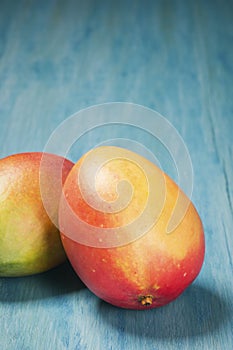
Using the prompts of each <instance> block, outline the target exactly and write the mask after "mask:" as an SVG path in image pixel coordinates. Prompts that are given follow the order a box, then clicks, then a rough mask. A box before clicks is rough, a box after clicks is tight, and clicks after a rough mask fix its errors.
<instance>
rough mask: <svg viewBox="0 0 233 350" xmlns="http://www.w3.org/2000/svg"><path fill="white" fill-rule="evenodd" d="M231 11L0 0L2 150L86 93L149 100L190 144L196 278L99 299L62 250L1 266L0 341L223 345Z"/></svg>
mask: <svg viewBox="0 0 233 350" xmlns="http://www.w3.org/2000/svg"><path fill="white" fill-rule="evenodd" d="M232 18H233V2H232V1H227V0H224V1H223V0H214V1H201V0H198V1H178V0H177V1H168V0H166V1H165V0H164V1H163V0H161V1H145V2H143V1H133V2H130V1H103V2H94V1H93V2H92V1H85V2H84V1H83V2H81V1H58V0H48V1H33V0H27V1H26V0H25V1H9V0H5V1H3V0H2V1H1V2H0V126H1V127H0V153H1V154H0V155H1V156H2V157H3V156H5V155H8V154H11V153H18V152H22V151H38V150H39V151H40V150H43V148H44V145H45V143H46V141H47V140H48V137H49V136H50V134H51V132H52V131H53V130H54V129H55V128H56V127H57V126H58V125H59V124H60V122H62V121H63V120H65V119H66V118H67V117H68V116H70V115H71V114H73V113H75V112H77V111H78V110H80V109H82V108H84V107H88V106H91V105H93V104H97V103H103V102H110V101H130V102H134V103H138V104H142V105H145V106H147V107H151V108H154V109H156V110H157V111H159V112H160V113H161V114H162V115H164V116H166V118H167V119H168V120H169V121H170V122H172V123H173V125H174V126H175V127H176V128H177V130H178V131H179V132H180V134H181V135H182V137H183V138H184V140H185V143H186V145H187V147H188V149H189V151H190V155H191V158H192V162H193V169H194V192H193V197H192V199H193V201H194V203H195V205H196V207H197V209H198V211H199V213H200V215H201V217H202V219H203V224H204V228H205V234H206V258H205V263H204V267H203V269H202V271H201V274H200V275H199V277H198V278H197V280H196V281H195V282H194V284H193V285H192V286H191V287H189V288H188V289H187V291H186V292H185V293H184V294H183V295H182V296H181V297H180V298H178V299H177V300H176V301H175V302H174V303H171V304H169V305H168V306H166V307H164V308H160V309H154V310H152V311H146V312H136V311H128V310H121V309H117V308H114V307H112V306H110V305H108V304H106V303H104V302H102V301H101V300H99V299H98V298H97V297H95V296H94V295H93V294H92V293H91V292H89V291H88V290H87V289H86V288H85V287H84V286H83V284H82V283H81V282H80V281H79V280H78V278H76V276H75V274H74V272H73V271H72V269H71V268H70V266H69V265H68V263H67V264H65V265H64V266H61V267H58V268H57V269H55V270H52V271H50V272H47V273H44V274H41V275H38V276H31V277H27V278H17V279H7V278H2V279H0V302H1V305H0V348H1V349H3V350H16V349H17V350H18V349H19V350H47V349H56V350H63V349H69V350H74V349H81V350H86V349H88V350H89V349H90V350H92V349H113V350H117V349H119V350H120V349H127V350H128V349H129V350H131V349H133V350H138V349H153V350H161V349H166V350H176V349H180V348H182V349H192V350H195V349H206V350H207V349H208V350H212V349H213V350H215V349H227V350H228V349H229V350H230V349H233V317H232V315H233V264H232V260H233V258H232V252H233V235H232V230H233V211H232V208H233V166H232V164H233V143H232V129H233V96H232V78H233V46H232V39H233V21H232ZM108 133H110V132H109V131H106V137H107V136H108V135H107V134H108ZM93 137H94V136H93ZM90 139H91V138H90V137H89V138H87V140H86V141H83V143H82V144H81V146H80V147H81V149H80V151H79V152H80V153H82V152H83V151H85V147H88V145H90V144H89V143H88V142H90Z"/></svg>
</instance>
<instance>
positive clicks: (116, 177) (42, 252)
mask: <svg viewBox="0 0 233 350" xmlns="http://www.w3.org/2000/svg"><path fill="white" fill-rule="evenodd" d="M14 157H15V158H14ZM41 157H42V154H36V153H35V154H26V155H18V156H11V157H8V158H5V160H4V159H3V160H1V161H0V201H2V202H3V204H4V205H3V207H2V206H1V207H0V224H1V227H0V230H1V231H0V232H1V233H0V274H1V275H4V272H6V271H8V272H10V271H11V273H8V275H10V274H11V275H17V274H18V273H19V272H20V271H21V272H22V274H30V273H34V272H40V271H43V270H45V267H46V266H45V265H46V264H47V268H50V267H52V266H55V265H56V264H58V263H60V262H61V261H63V260H64V257H65V254H64V252H63V250H62V248H61V243H60V239H59V234H58V229H57V228H56V225H54V223H55V224H56V222H57V216H59V228H60V231H61V240H62V244H63V247H64V249H65V252H66V254H67V256H68V259H69V260H70V262H71V264H72V266H73V267H74V269H75V271H76V272H77V274H78V275H79V277H80V278H81V279H82V280H83V282H84V283H85V284H86V285H87V286H88V287H89V288H90V290H92V291H93V292H94V293H95V294H96V295H97V296H99V297H100V298H102V299H103V300H105V301H107V302H109V303H111V304H113V305H116V306H120V307H124V308H133V309H145V308H153V307H158V306H162V305H165V304H167V303H168V302H170V301H172V300H174V299H175V298H177V297H178V296H179V295H180V294H181V293H182V292H183V290H184V289H185V288H186V287H187V286H188V285H189V284H190V283H191V282H192V281H193V280H194V279H195V278H196V277H197V275H198V273H199V271H200V269H201V266H202V263H203V259H204V233H203V228H202V223H201V220H200V218H199V216H198V214H197V212H196V210H195V208H194V206H193V204H192V203H191V202H190V201H189V200H188V199H187V197H186V196H185V195H184V193H183V192H182V191H180V189H179V188H178V186H177V185H176V184H175V183H174V182H173V181H172V180H171V179H170V178H169V177H168V176H167V175H166V174H164V173H163V172H162V171H161V170H160V169H159V168H157V167H156V166H155V165H154V164H152V163H151V162H149V161H148V160H146V159H145V158H143V157H140V156H139V155H137V154H135V153H133V152H130V151H128V150H125V149H121V148H116V147H99V148H96V149H94V150H92V151H90V152H89V153H87V154H86V155H84V156H83V157H82V158H81V159H80V160H79V161H78V162H77V163H76V164H75V165H74V166H73V164H72V163H71V162H69V161H68V160H64V159H62V158H60V157H57V156H53V155H49V156H48V160H49V159H50V157H51V162H49V161H48V162H46V164H47V165H48V166H45V167H44V168H43V169H42V170H43V174H40V176H42V177H41V178H43V179H44V180H43V184H42V185H43V193H44V195H43V201H42V199H41V193H40V186H39V175H38V172H39V169H40V171H41V168H40V160H41ZM46 159H47V156H46ZM61 161H62V164H63V165H62V167H61ZM63 161H64V163H63ZM30 162H31V163H30ZM59 167H60V169H62V171H60V172H59V171H58V168H59ZM33 169H34V170H33ZM58 173H59V174H60V175H61V174H62V176H63V179H60V180H59V179H57V174H58ZM7 174H8V175H7ZM14 176H15V177H14ZM57 181H58V182H59V181H60V183H61V184H63V190H62V191H60V189H61V186H59V184H60V183H58V186H56V185H54V183H55V184H56V182H57ZM51 189H53V191H52V192H51ZM56 189H58V190H59V191H56ZM47 191H48V192H47ZM46 192H47V193H46ZM178 195H179V196H180V197H179V198H180V200H179V202H177V198H178ZM44 200H45V201H46V203H44ZM44 204H45V207H46V209H47V211H48V214H49V217H48V215H47V213H46V212H45V210H44V208H43V205H44ZM58 206H59V210H58ZM175 207H178V208H176V212H174V208H175ZM58 212H59V215H58ZM174 213H176V215H178V216H179V218H178V217H177V218H175V221H176V225H173V226H174V227H173V228H172V231H171V232H168V224H169V222H170V220H171V218H172V217H173V214H174ZM51 218H52V222H53V223H52V222H51V220H50V219H51ZM173 219H174V217H173ZM176 219H179V220H176ZM33 232H34V234H33ZM36 233H38V236H37V238H35V239H34V237H33V236H36ZM28 243H29V244H28ZM11 245H13V246H14V247H16V248H15V249H14V250H12V252H13V253H12V254H11V257H10V259H8V261H7V249H9V250H10V248H11ZM27 246H28V251H27V249H26V247H27ZM17 247H18V248H17ZM32 247H34V250H33V249H32V250H30V249H31V248H32ZM19 252H20V254H21V255H19V254H18V253H19ZM2 254H3V255H2ZM4 254H5V255H4ZM14 254H15V257H17V259H14ZM2 257H4V259H2ZM19 257H20V259H19ZM22 257H23V258H22ZM34 258H36V259H35V262H36V263H35V264H34V263H33V259H34ZM30 259H31V260H30ZM46 259H47V260H46ZM48 262H49V263H48ZM7 264H8V265H7ZM9 264H13V265H9ZM33 264H34V265H33ZM42 265H43V266H42ZM17 269H18V270H17Z"/></svg>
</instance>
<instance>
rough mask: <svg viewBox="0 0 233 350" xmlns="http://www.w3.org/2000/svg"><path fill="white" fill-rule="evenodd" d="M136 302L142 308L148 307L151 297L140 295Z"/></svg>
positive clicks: (151, 301) (151, 300)
mask: <svg viewBox="0 0 233 350" xmlns="http://www.w3.org/2000/svg"><path fill="white" fill-rule="evenodd" d="M138 301H139V302H140V303H141V304H142V305H143V306H150V305H151V304H152V303H153V296H152V295H142V296H140V297H139V298H138Z"/></svg>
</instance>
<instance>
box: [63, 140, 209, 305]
mask: <svg viewBox="0 0 233 350" xmlns="http://www.w3.org/2000/svg"><path fill="white" fill-rule="evenodd" d="M107 147H108V146H107ZM96 150H97V151H96ZM112 150H113V153H114V154H115V152H116V148H115V147H114V148H113V147H112ZM98 151H99V152H100V153H99V154H100V155H101V157H103V154H104V152H105V147H100V148H99V149H95V151H94V152H96V155H95V157H97V158H98ZM91 152H93V151H91ZM108 152H109V149H108ZM127 152H128V151H127ZM87 155H88V154H87ZM87 155H84V156H83V157H82V158H81V159H80V160H79V161H78V162H77V163H76V164H75V166H74V167H73V169H72V170H71V172H70V174H69V175H68V177H67V179H66V182H65V185H64V188H63V190H64V195H65V196H64V197H63V199H62V200H61V203H60V209H59V223H60V231H61V238H62V243H63V246H64V248H65V251H66V254H67V256H68V259H69V260H70V262H71V264H72V266H73V268H74V270H75V271H76V273H77V274H78V276H79V277H80V278H81V280H82V281H83V282H84V283H85V284H86V285H87V287H88V288H89V289H90V290H91V291H92V292H93V293H94V294H96V295H97V296H98V297H100V298H101V299H103V300H105V301H106V302H108V303H110V304H112V305H115V306H118V307H122V308H128V309H138V310H143V309H151V308H155V307H160V306H163V305H166V304H168V303H169V302H171V301H173V300H175V299H176V298H177V297H178V296H179V295H180V294H181V293H182V292H183V291H184V290H185V289H186V288H187V287H188V286H189V285H190V284H191V283H192V282H193V281H194V279H195V278H196V277H197V275H198V274H199V272H200V270H201V267H202V264H203V260H204V253H205V240H204V231H203V226H202V222H201V219H200V217H199V215H198V213H197V211H196V209H195V207H194V206H193V204H192V203H191V201H190V203H189V206H188V210H187V212H186V214H185V216H184V218H183V219H182V221H181V222H180V224H179V225H178V226H177V227H176V229H175V230H174V231H173V232H172V233H171V234H167V231H166V228H167V224H168V221H169V218H170V217H171V214H172V211H173V208H174V205H175V202H176V198H177V193H178V190H179V188H178V186H177V185H176V184H175V183H174V182H173V181H172V180H171V178H170V177H169V176H168V175H166V174H164V173H163V176H164V180H165V185H166V197H165V202H164V207H163V210H162V212H161V215H160V217H159V219H158V221H157V222H156V223H155V224H154V225H153V227H152V228H151V229H150V230H149V231H148V232H147V233H145V234H144V235H142V237H140V238H138V239H136V240H135V241H133V242H130V243H128V244H126V245H124V246H118V247H113V248H99V247H93V246H88V245H85V244H80V241H79V237H80V235H82V232H79V228H78V226H77V225H76V226H75V225H74V224H73V226H74V230H77V239H75V232H73V233H72V236H71V235H70V233H69V232H68V231H69V230H70V229H72V227H70V225H72V217H69V211H67V210H66V203H65V201H67V202H68V204H69V206H70V208H71V209H72V210H73V211H74V212H75V213H76V214H77V215H78V216H79V217H80V218H82V220H84V221H86V222H89V224H91V225H93V227H113V226H114V225H115V227H118V226H120V225H124V224H125V223H126V222H128V221H129V219H130V215H132V218H133V215H135V210H136V209H138V208H137V205H139V206H140V203H141V202H144V199H145V198H143V196H146V191H143V193H141V191H139V193H138V198H135V203H136V204H135V205H133V206H132V209H130V208H128V209H127V215H125V216H127V217H125V216H124V213H126V212H122V213H120V214H122V215H114V214H109V213H107V214H106V213H103V212H100V211H97V210H95V209H93V208H92V206H91V205H89V204H91V203H89V204H87V203H86V201H85V200H84V198H83V197H82V192H81V190H80V188H79V186H78V183H77V177H78V174H79V173H80V168H81V166H82V163H83V161H84V160H85V157H86V156H87ZM133 156H134V159H137V157H138V160H140V162H145V163H147V166H149V167H151V168H152V170H153V169H154V168H157V167H156V166H155V165H154V164H152V163H150V162H149V161H148V160H146V159H144V158H142V157H140V156H139V155H135V154H134V155H133ZM135 157H136V158H135ZM131 170H132V169H131V164H130V162H128V164H127V162H123V163H120V162H119V164H118V165H116V166H114V163H113V162H112V163H111V162H109V163H107V164H106V165H105V167H104V168H103V169H102V170H101V171H102V172H101V176H102V180H103V181H101V179H100V181H98V177H97V181H98V185H97V186H96V190H97V194H99V195H101V196H102V198H103V197H104V198H105V199H106V201H108V200H109V198H110V199H112V198H114V196H115V194H116V193H115V190H114V188H113V186H112V182H113V178H114V177H118V178H125V177H127V176H128V177H130V175H129V174H131V173H132V171H131ZM156 171H158V168H157V169H156ZM159 171H160V172H161V170H159ZM133 181H134V186H135V188H137V189H138V188H139V189H140V188H142V182H143V179H142V178H141V175H140V173H139V174H138V176H137V175H135V176H134V178H133ZM155 181H156V178H155ZM181 195H182V196H184V199H185V200H188V199H187V197H186V196H185V194H184V193H182V194H181ZM96 197H97V195H95V196H94V197H93V198H95V200H96ZM185 197H186V198H185ZM90 198H91V196H90ZM137 199H138V201H137ZM109 204H110V205H111V202H110V201H109ZM93 234H94V230H93Z"/></svg>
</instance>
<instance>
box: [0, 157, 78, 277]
mask: <svg viewBox="0 0 233 350" xmlns="http://www.w3.org/2000/svg"><path fill="white" fill-rule="evenodd" d="M42 155H43V153H41V152H31V153H21V154H15V155H11V156H8V157H6V158H3V159H1V160H0V276H1V277H18V276H26V275H31V274H36V273H40V272H44V271H47V270H49V269H51V268H53V267H55V266H56V265H58V264H60V263H62V262H63V261H65V259H66V255H65V252H64V249H63V247H62V244H61V240H60V234H59V230H58V228H57V227H56V226H55V225H54V224H53V223H52V222H51V220H50V219H49V217H48V215H47V212H46V211H45V209H44V205H43V202H42V198H41V192H40V176H39V171H40V162H41V158H42ZM46 157H47V158H46V159H47V165H46V169H45V168H44V169H43V174H42V176H43V181H44V185H45V186H46V189H48V194H49V193H50V192H49V191H50V190H51V188H52V187H53V186H54V184H55V183H56V181H57V179H56V177H57V172H56V171H57V169H58V167H59V166H60V165H61V162H63V160H64V164H63V168H62V169H63V170H62V174H63V182H64V180H65V178H66V177H67V175H68V173H69V171H70V170H71V168H72V166H73V163H72V162H70V161H69V160H66V159H63V158H61V157H58V156H56V155H52V154H47V155H46ZM53 199H54V201H53ZM51 200H52V201H53V204H52V205H53V210H54V213H56V212H57V209H58V201H57V202H56V198H51Z"/></svg>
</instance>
